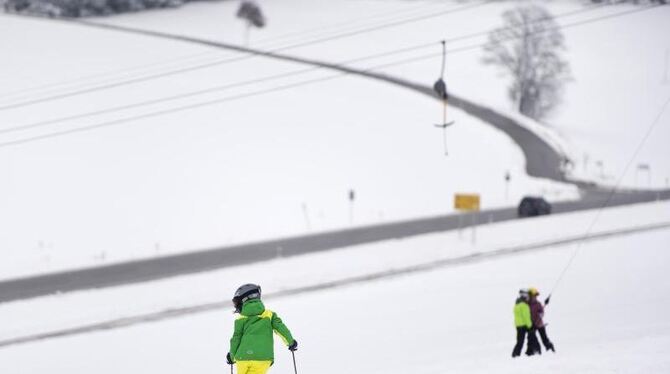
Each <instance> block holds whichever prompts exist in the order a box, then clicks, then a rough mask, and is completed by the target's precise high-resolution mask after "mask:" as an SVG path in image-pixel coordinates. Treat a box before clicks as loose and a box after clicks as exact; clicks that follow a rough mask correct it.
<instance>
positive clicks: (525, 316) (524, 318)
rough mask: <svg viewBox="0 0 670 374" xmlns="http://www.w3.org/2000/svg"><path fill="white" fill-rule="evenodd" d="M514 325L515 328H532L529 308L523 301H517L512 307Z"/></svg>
mask: <svg viewBox="0 0 670 374" xmlns="http://www.w3.org/2000/svg"><path fill="white" fill-rule="evenodd" d="M514 324H515V325H516V327H527V328H531V327H533V320H532V319H531V318H530V307H529V306H528V303H527V302H525V301H524V300H523V299H517V300H516V304H515V305H514Z"/></svg>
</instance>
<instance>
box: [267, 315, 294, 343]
mask: <svg viewBox="0 0 670 374" xmlns="http://www.w3.org/2000/svg"><path fill="white" fill-rule="evenodd" d="M272 329H273V330H274V331H275V332H276V333H277V335H279V336H280V337H281V338H282V340H283V341H284V344H286V345H291V344H293V341H294V340H295V339H293V335H291V331H289V329H288V327H286V325H285V324H284V322H282V320H281V318H279V316H278V315H277V313H274V312H273V313H272Z"/></svg>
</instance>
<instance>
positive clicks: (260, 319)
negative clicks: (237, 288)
mask: <svg viewBox="0 0 670 374" xmlns="http://www.w3.org/2000/svg"><path fill="white" fill-rule="evenodd" d="M273 332H275V333H276V334H277V335H279V336H280V337H281V338H282V340H284V343H285V344H286V345H290V344H291V343H293V336H292V335H291V332H290V331H289V329H288V327H286V325H284V323H283V322H282V320H281V318H279V316H278V315H277V313H275V312H273V311H270V310H267V309H265V306H264V305H263V302H262V301H260V300H257V299H256V300H249V301H247V302H246V303H244V305H242V311H241V312H240V316H239V317H238V318H237V320H235V332H233V337H232V338H230V355H231V356H232V357H233V358H234V359H235V361H274V339H273V336H272V333H273Z"/></svg>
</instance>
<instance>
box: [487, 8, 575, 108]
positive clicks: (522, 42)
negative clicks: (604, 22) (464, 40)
mask: <svg viewBox="0 0 670 374" xmlns="http://www.w3.org/2000/svg"><path fill="white" fill-rule="evenodd" d="M503 20H504V26H503V27H501V28H498V29H496V30H494V31H492V32H491V33H490V34H489V43H488V45H487V46H486V47H485V48H484V53H485V55H484V59H483V61H484V63H486V64H493V65H497V66H499V67H500V68H501V70H502V71H503V72H504V73H505V74H508V75H510V76H511V77H512V82H511V85H510V86H509V89H508V94H509V97H510V99H511V100H512V101H513V102H514V104H515V105H516V107H517V108H518V110H519V111H520V112H521V113H523V114H525V115H527V116H529V117H531V118H535V119H540V118H542V117H545V116H546V115H547V114H548V113H549V112H550V111H551V110H552V109H554V108H555V107H556V105H558V104H559V103H560V97H561V94H562V90H563V85H564V84H565V82H566V81H568V80H569V79H570V77H571V75H570V67H569V65H568V62H567V61H565V60H564V59H563V58H562V57H561V52H563V51H564V50H565V44H564V39H563V34H562V33H561V32H560V30H559V28H558V25H557V24H556V22H555V21H554V18H553V16H552V15H551V14H550V13H549V12H548V11H547V10H546V9H544V8H543V7H540V6H538V5H528V6H523V7H517V8H514V9H512V10H508V11H506V12H505V13H503Z"/></svg>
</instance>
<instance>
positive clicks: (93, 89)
mask: <svg viewBox="0 0 670 374" xmlns="http://www.w3.org/2000/svg"><path fill="white" fill-rule="evenodd" d="M490 2H492V0H489V1H487V2H484V3H486V4H488V3H490ZM484 3H480V4H484ZM604 6H605V5H603V4H599V5H597V6H592V7H589V8H586V9H579V10H576V11H571V12H567V13H565V14H561V15H557V16H556V17H554V18H558V17H565V16H572V15H575V14H578V13H584V12H588V11H592V10H594V9H598V8H601V7H604ZM463 8H464V7H461V8H458V9H455V10H454V9H452V10H451V11H450V12H451V13H453V12H455V11H457V10H463ZM446 12H447V11H445V12H442V13H443V14H441V15H444V13H446ZM432 17H437V15H432ZM425 18H427V17H423V19H425ZM410 21H411V22H415V21H418V17H417V18H413V19H411V20H404V21H403V22H395V23H392V24H386V25H382V26H378V27H375V28H368V29H365V30H359V31H356V32H351V33H344V34H339V35H334V36H331V37H328V38H323V39H316V40H312V41H308V42H304V43H298V44H293V45H289V46H284V47H281V48H276V49H272V50H269V51H267V52H265V53H266V54H267V53H274V52H280V51H284V50H288V49H293V48H299V47H303V46H307V45H313V44H319V43H324V42H328V41H331V40H335V39H340V38H344V37H349V36H354V35H357V34H360V33H364V32H369V31H372V30H376V29H380V28H388V27H392V26H397V25H400V24H405V23H408V22H410ZM79 22H80V23H83V24H87V25H92V26H97V27H102V28H112V29H116V30H126V31H128V30H127V29H125V28H122V27H119V26H113V25H106V24H98V23H91V22H86V21H79ZM489 31H490V30H489ZM489 31H483V32H479V33H475V34H469V35H464V36H460V37H455V38H450V39H446V41H447V42H452V41H458V40H465V39H468V38H474V37H478V36H482V35H484V34H487V33H488V32H489ZM133 32H144V33H145V34H147V35H153V36H162V37H165V35H161V34H160V33H155V32H150V31H141V30H133ZM174 37H175V38H176V37H177V36H174ZM191 41H193V40H191ZM258 55H259V54H251V55H244V56H237V57H233V58H227V59H223V60H219V61H214V62H207V63H203V64H199V65H195V66H190V67H183V68H179V69H175V70H172V71H166V72H160V73H155V74H149V75H146V76H141V77H136V78H131V79H126V80H122V81H118V82H112V83H109V84H103V85H99V86H96V87H89V88H84V89H81V90H77V91H70V92H66V93H62V94H58V95H52V96H46V97H42V98H36V99H32V100H26V101H21V102H17V103H12V104H5V105H0V110H8V109H14V108H19V107H23V106H28V105H33V104H38V103H42V102H47V101H52V100H59V99H63V98H68V97H72V96H77V95H81V94H85V93H91V92H96V91H100V90H106V89H110V88H116V87H120V86H125V85H129V84H135V83H141V82H145V81H150V80H153V79H159V78H164V77H167V76H172V75H177V74H183V73H187V72H191V71H195V70H200V69H205V68H210V67H214V66H220V65H224V64H228V63H234V62H238V61H242V60H246V59H249V58H253V57H257V56H258ZM260 55H262V54H260Z"/></svg>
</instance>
